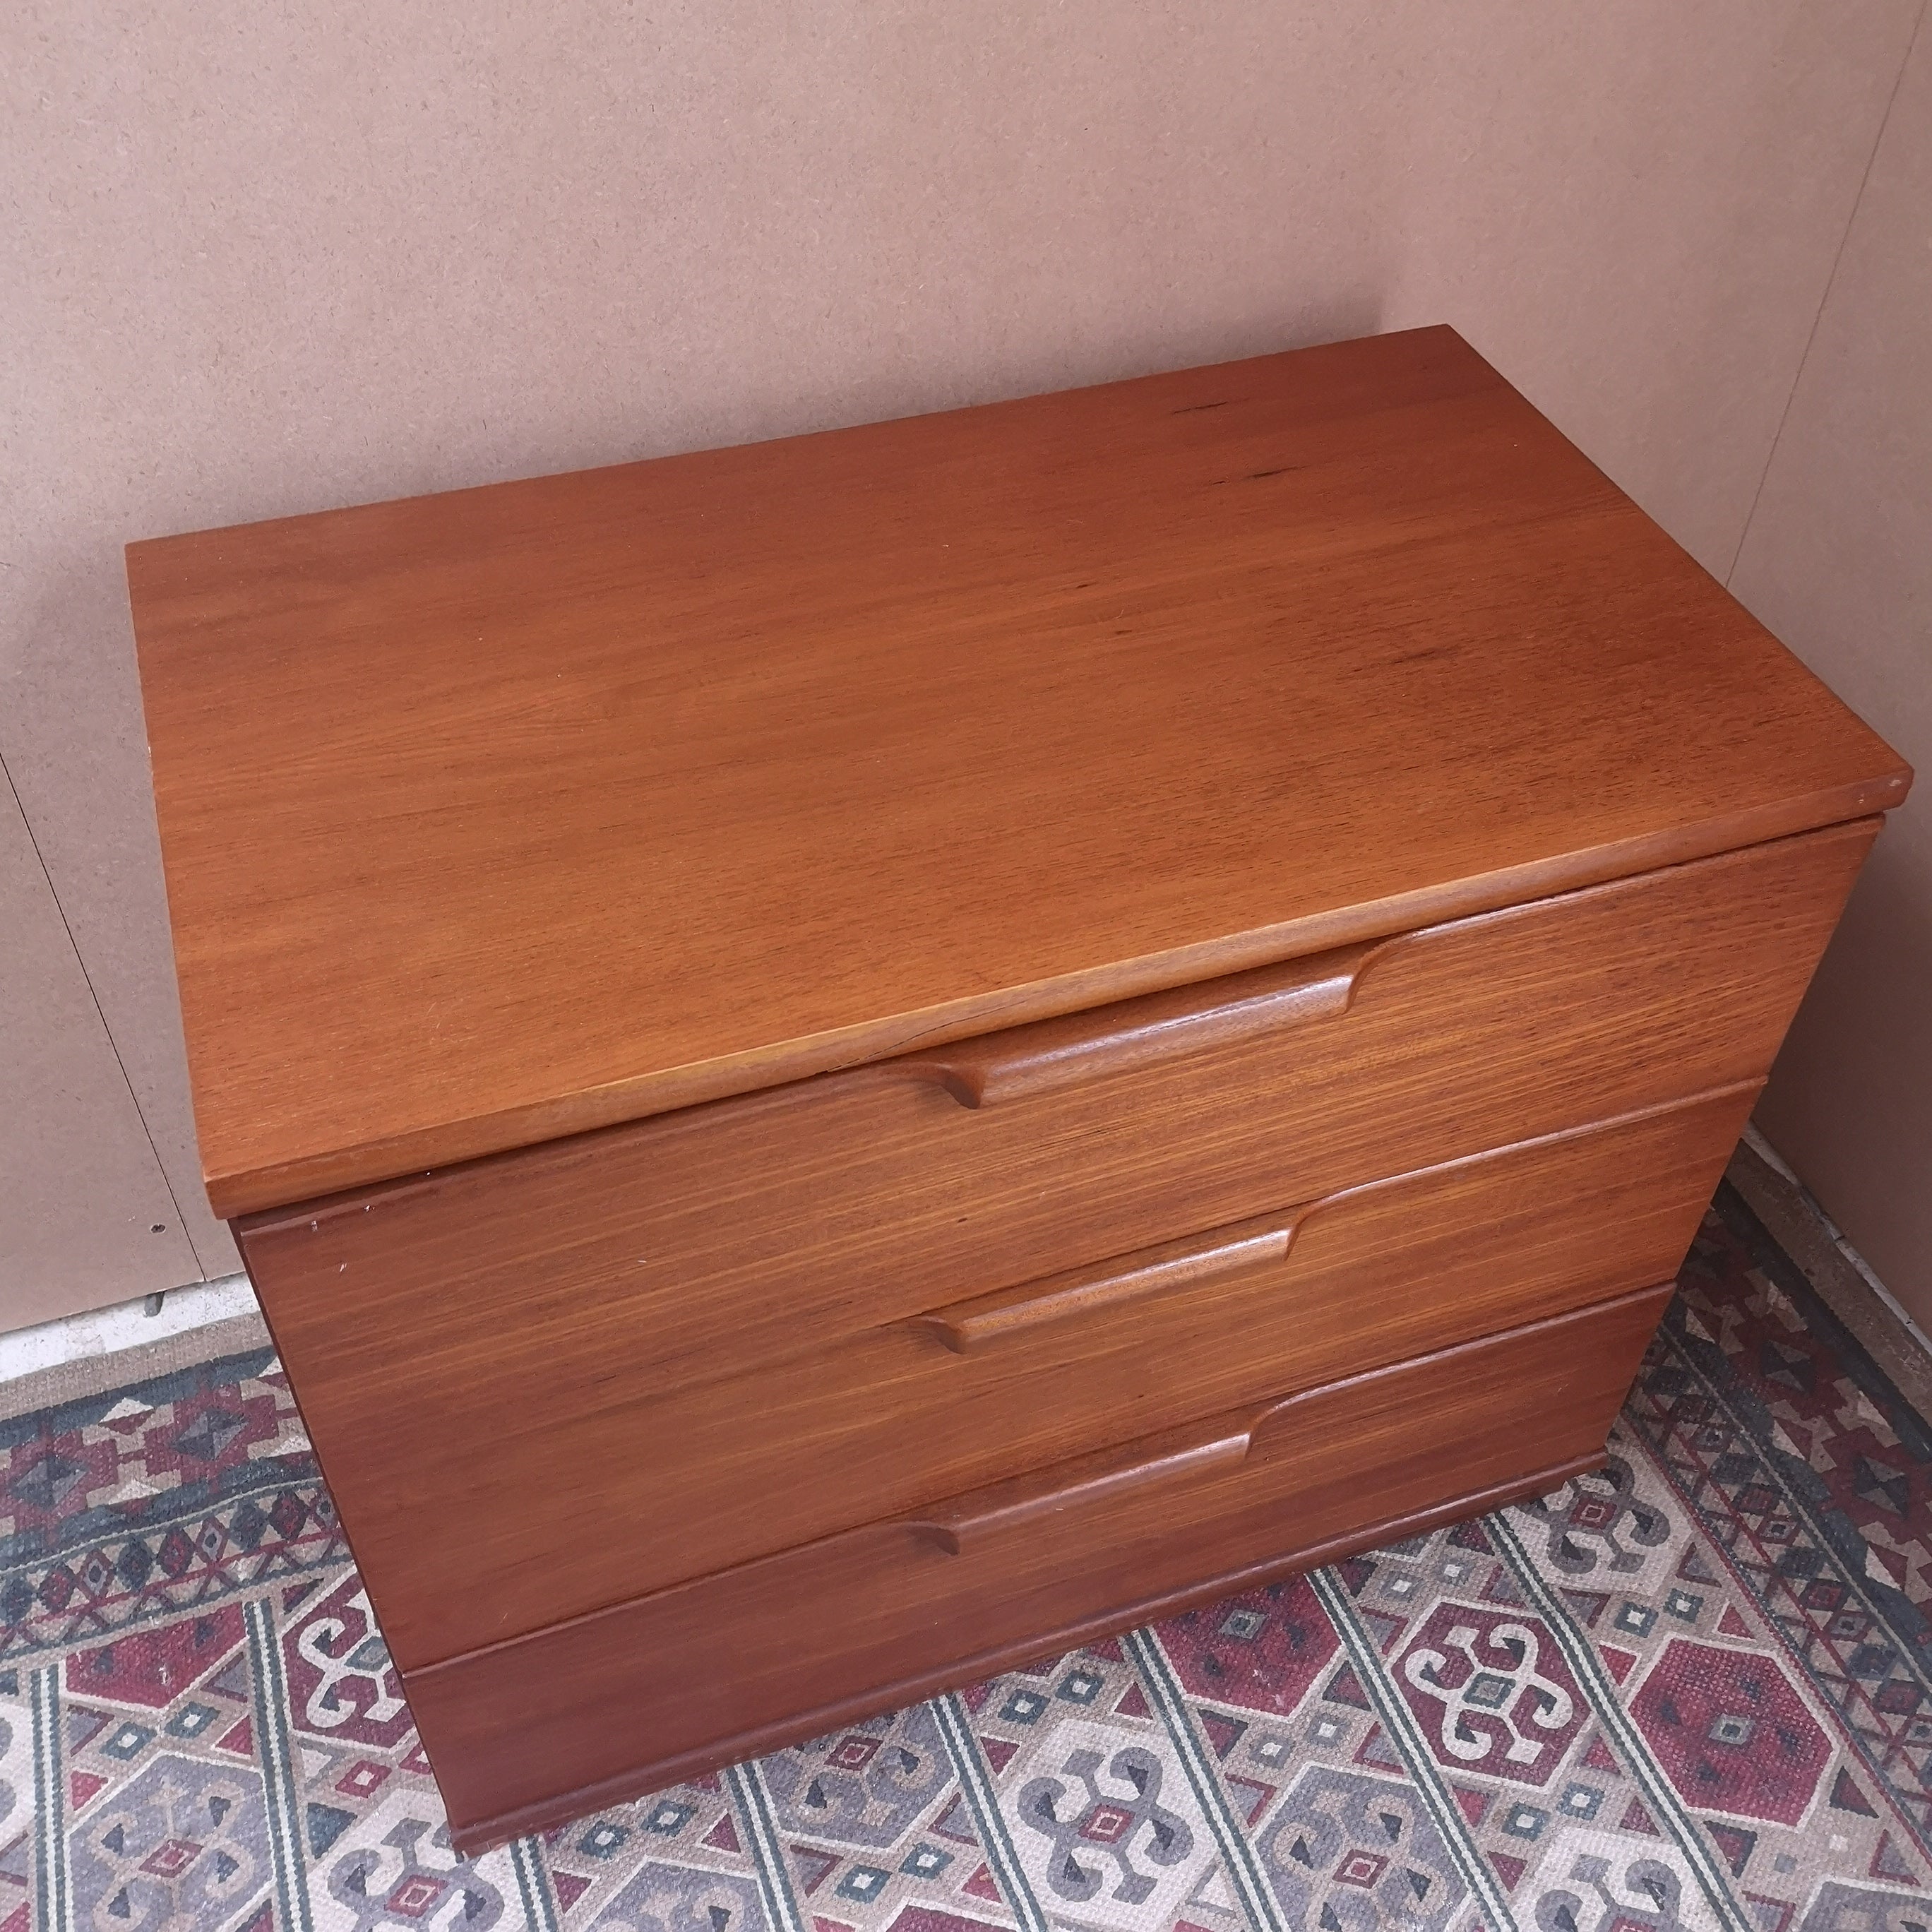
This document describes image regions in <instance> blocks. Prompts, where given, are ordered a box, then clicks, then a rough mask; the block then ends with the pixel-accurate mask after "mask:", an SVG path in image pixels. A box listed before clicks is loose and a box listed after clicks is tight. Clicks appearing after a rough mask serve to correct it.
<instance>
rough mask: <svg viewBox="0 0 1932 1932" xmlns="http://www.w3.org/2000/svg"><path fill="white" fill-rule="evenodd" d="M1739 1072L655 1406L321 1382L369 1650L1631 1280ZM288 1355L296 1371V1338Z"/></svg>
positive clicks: (733, 1548) (753, 1544)
mask: <svg viewBox="0 0 1932 1932" xmlns="http://www.w3.org/2000/svg"><path fill="white" fill-rule="evenodd" d="M1760 1085H1761V1083H1760V1082H1757V1081H1751V1082H1745V1083H1744V1084H1743V1085H1740V1086H1737V1087H1733V1088H1726V1089H1724V1091H1721V1092H1720V1093H1718V1094H1711V1095H1707V1096H1702V1097H1699V1098H1697V1100H1691V1101H1688V1102H1680V1103H1677V1104H1676V1105H1674V1106H1669V1107H1665V1108H1661V1109H1656V1110H1655V1111H1653V1112H1649V1113H1646V1114H1642V1115H1637V1116H1636V1117H1634V1118H1630V1119H1627V1120H1625V1121H1617V1122H1613V1123H1606V1124H1603V1125H1601V1126H1599V1127H1592V1128H1583V1129H1573V1130H1570V1131H1569V1132H1567V1133H1561V1134H1556V1135H1553V1136H1549V1137H1547V1138H1546V1139H1542V1140H1540V1141H1533V1142H1529V1143H1528V1144H1526V1145H1520V1146H1517V1147H1511V1148H1499V1149H1496V1150H1495V1151H1491V1152H1488V1153H1486V1154H1479V1155H1476V1156H1474V1157H1468V1158H1466V1159H1463V1160H1458V1161H1453V1162H1451V1163H1448V1164H1446V1165H1445V1166H1441V1167H1437V1168H1431V1169H1426V1170H1424V1172H1421V1173H1419V1174H1411V1175H1400V1176H1397V1177H1395V1178H1391V1179H1389V1180H1386V1181H1378V1182H1376V1183H1373V1184H1370V1185H1369V1186H1367V1187H1361V1188H1358V1189H1353V1190H1348V1191H1346V1192H1344V1193H1341V1194H1340V1195H1337V1196H1334V1197H1332V1198H1330V1199H1325V1200H1322V1201H1319V1202H1307V1203H1300V1204H1289V1203H1286V1202H1285V1203H1283V1206H1282V1208H1281V1209H1280V1211H1278V1212H1277V1213H1276V1214H1273V1215H1270V1216H1264V1217H1257V1218H1256V1220H1253V1221H1251V1222H1246V1223H1240V1224H1238V1226H1236V1227H1235V1228H1232V1229H1211V1230H1208V1231H1206V1232H1205V1233H1204V1234H1203V1235H1199V1236H1197V1237H1196V1238H1193V1240H1191V1241H1188V1242H1187V1243H1184V1244H1170V1245H1171V1246H1172V1247H1174V1248H1175V1249H1177V1250H1184V1253H1175V1254H1169V1253H1168V1252H1166V1250H1164V1249H1157V1250H1154V1251H1152V1252H1151V1253H1142V1254H1140V1255H1131V1256H1120V1257H1118V1258H1116V1259H1115V1260H1114V1261H1113V1262H1111V1263H1109V1264H1107V1265H1103V1266H1102V1267H1100V1268H1096V1269H1092V1270H1087V1271H1081V1272H1080V1273H1079V1274H1076V1275H1075V1276H1073V1277H1067V1276H1056V1277H1049V1278H1048V1279H1047V1280H1045V1281H1041V1282H1035V1283H1027V1284H1025V1286H1023V1287H1022V1288H1021V1289H1017V1290H1014V1291H1010V1292H1009V1293H1008V1294H1007V1295H1004V1296H1001V1297H995V1298H988V1300H987V1301H985V1302H980V1303H974V1302H968V1303H965V1304H956V1305H955V1306H953V1307H947V1308H942V1309H938V1310H934V1311H933V1312H932V1313H931V1314H930V1315H929V1316H925V1317H914V1318H913V1319H910V1320H909V1321H906V1322H894V1323H890V1324H888V1325H884V1326H883V1327H880V1328H873V1329H869V1330H867V1331H865V1332H863V1333H862V1334H857V1335H844V1336H838V1337H832V1338H829V1339H828V1340H826V1341H825V1342H823V1343H821V1344H820V1346H818V1347H817V1348H816V1349H812V1350H811V1351H810V1352H808V1353H806V1354H804V1355H801V1356H800V1357H799V1358H796V1359H794V1360H791V1361H785V1362H781V1363H778V1364H767V1365H764V1366H763V1367H760V1368H757V1369H756V1370H752V1371H751V1372H750V1373H747V1374H745V1375H742V1376H738V1377H736V1378H733V1379H730V1380H728V1381H726V1382H711V1383H704V1384H700V1385H697V1386H695V1387H693V1388H686V1389H682V1390H679V1391H676V1392H675V1393H673V1394H670V1395H668V1396H657V1397H651V1396H649V1395H644V1396H634V1397H630V1398H628V1399H626V1397H625V1395H624V1394H623V1393H622V1389H621V1379H618V1382H619V1385H617V1386H610V1387H607V1388H605V1389H604V1391H601V1406H587V1405H589V1404H592V1403H595V1402H596V1401H597V1400H598V1398H597V1397H595V1396H592V1394H590V1392H589V1391H587V1390H586V1388H584V1386H583V1383H582V1382H580V1380H577V1379H571V1378H559V1377H557V1376H553V1374H552V1373H550V1370H549V1369H548V1367H547V1364H546V1363H545V1361H544V1357H543V1355H542V1354H541V1352H540V1351H536V1350H532V1349H527V1348H522V1349H517V1350H516V1351H515V1353H516V1355H517V1358H518V1359H519V1360H520V1361H521V1362H522V1364H523V1388H522V1391H521V1393H520V1397H519V1398H515V1399H513V1400H512V1401H511V1403H510V1404H509V1406H508V1407H506V1408H505V1409H502V1410H500V1411H499V1412H498V1413H499V1414H500V1415H502V1416H503V1417H504V1418H505V1422H504V1424H503V1426H502V1427H498V1428H495V1429H492V1428H490V1427H489V1426H488V1424H487V1419H486V1418H487V1415H488V1414H489V1410H488V1409H487V1403H486V1402H485V1401H482V1400H477V1399H476V1397H475V1394H471V1393H470V1392H468V1391H465V1392H464V1394H463V1395H461V1396H458V1395H455V1392H454V1391H452V1395H451V1396H448V1397H446V1396H441V1395H440V1396H439V1397H437V1399H436V1400H434V1402H433V1403H432V1404H431V1407H430V1409H429V1411H428V1413H427V1414H424V1413H422V1412H419V1411H418V1410H417V1409H416V1406H414V1405H410V1406H408V1407H407V1409H401V1408H399V1409H392V1410H391V1412H390V1415H389V1416H387V1417H386V1416H385V1415H383V1413H382V1412H381V1410H380V1406H379V1405H377V1404H375V1403H368V1402H363V1403H359V1404H356V1405H354V1409H355V1410H356V1412H357V1413H356V1415H355V1416H352V1414H351V1405H350V1403H346V1402H345V1401H344V1398H343V1394H342V1391H341V1388H340V1387H339V1385H333V1384H330V1383H328V1382H326V1381H325V1379H324V1377H323V1376H322V1375H321V1374H320V1373H311V1375H310V1376H309V1377H308V1379H306V1380H305V1381H304V1382H303V1384H302V1389H303V1395H302V1403H303V1414H304V1415H305V1416H306V1417H308V1418H309V1421H310V1424H311V1428H312V1429H314V1431H315V1433H316V1435H317V1439H319V1440H321V1441H323V1442H326V1443H327V1444H328V1445H329V1447H328V1450H327V1451H326V1458H325V1462H326V1469H327V1472H328V1474H329V1480H330V1481H331V1483H332V1484H334V1485H335V1493H336V1494H337V1496H338V1497H339V1498H340V1499H341V1500H340V1507H341V1510H342V1512H343V1520H344V1524H345V1526H347V1529H348V1531H349V1533H350V1535H351V1536H352V1537H353V1538H354V1540H355V1547H356V1553H357V1556H358V1557H359V1560H360V1561H361V1562H362V1565H364V1568H365V1573H366V1574H367V1576H368V1578H369V1580H370V1581H371V1587H372V1589H374V1592H375V1594H376V1601H377V1604H378V1605H379V1607H380V1613H381V1616H382V1619H383V1634H384V1636H385V1637H386V1640H387V1641H388V1643H389V1649H390V1650H391V1652H392V1655H394V1656H395V1658H396V1659H397V1661H398V1663H399V1664H401V1666H402V1667H404V1669H406V1670H408V1669H414V1668H416V1667H419V1666H422V1665H424V1664H431V1663H434V1662H437V1661H439V1660H441V1659H444V1658H449V1657H452V1656H454V1655H458V1654H459V1653H460V1652H465V1651H469V1650H473V1649H480V1648H481V1647H482V1646H486V1645H488V1644H490V1643H496V1642H499V1641H501V1640H503V1639H505V1638H506V1637H514V1636H519V1635H521V1634H525V1633H526V1632H529V1631H533V1630H536V1629H538V1628H541V1627H542V1626H544V1625H547V1624H554V1623H557V1622H562V1621H563V1620H565V1619H568V1618H569V1617H571V1616H578V1615H581V1614H582V1613H584V1612H586V1611H588V1610H597V1609H599V1608H601V1607H603V1606H604V1605H606V1604H610V1603H613V1602H616V1601H621V1600H622V1599H623V1598H629V1597H635V1596H640V1595H643V1594H644V1593H645V1592H648V1591H652V1590H656V1589H662V1588H664V1587H665V1586H668V1585H670V1584H673V1583H680V1582H682V1581H685V1580H687V1579H688V1578H691V1577H695V1576H699V1575H702V1574H705V1573H706V1572H709V1571H718V1570H724V1569H726V1568H730V1567H732V1566H733V1565H737V1564H739V1563H742V1562H747V1561H748V1560H749V1559H752V1558H754V1557H759V1556H766V1555H768V1554H769V1553H772V1551H775V1550H782V1549H784V1548H786V1547H788V1546H790V1545H792V1544H801V1543H805V1542H808V1541H812V1540H814V1539H816V1538H821V1537H824V1536H827V1535H832V1534H833V1533H834V1532H837V1531H840V1530H843V1529H852V1528H855V1527H856V1526H859V1525H861V1524H862V1523H868V1522H870V1521H871V1520H874V1519H875V1518H877V1517H886V1516H892V1517H896V1516H901V1515H903V1514H904V1513H905V1512H907V1511H909V1510H912V1509H913V1508H916V1507H917V1506H919V1505H921V1504H924V1503H929V1502H932V1501H933V1500H934V1499H936V1498H940V1497H944V1496H950V1495H953V1494H954V1493H956V1492H959V1491H963V1490H977V1489H980V1488H982V1487H985V1486H986V1485H987V1484H992V1483H995V1482H1000V1481H1007V1480H1009V1479H1012V1478H1018V1477H1020V1476H1022V1475H1025V1474H1027V1473H1028V1472H1031V1471H1034V1470H1038V1469H1046V1468H1049V1467H1051V1466H1055V1465H1058V1464H1060V1463H1065V1462H1068V1461H1070V1460H1072V1459H1073V1458H1075V1457H1080V1456H1084V1455H1087V1454H1091V1453H1092V1452H1093V1451H1097V1450H1100V1449H1104V1448H1106V1447H1108V1446H1109V1445H1110V1444H1114V1443H1118V1442H1121V1441H1122V1440H1123V1439H1127V1438H1132V1437H1138V1436H1148V1435H1153V1434H1154V1433H1157V1432H1159V1431H1160V1430H1166V1429H1170V1428H1174V1427H1178V1426H1180V1425H1181V1424H1184V1423H1185V1422H1187V1421H1189V1420H1190V1418H1193V1417H1196V1416H1199V1415H1204V1414H1211V1413H1213V1412H1217V1411H1219V1410H1221V1409H1229V1408H1232V1406H1235V1404H1237V1403H1244V1402H1256V1401H1261V1400H1265V1399H1267V1398H1269V1397H1275V1396H1280V1395H1285V1394H1293V1393H1295V1392H1296V1391H1300V1390H1301V1389H1304V1388H1309V1387H1311V1386H1313V1385H1315V1384H1317V1383H1321V1382H1332V1381H1334V1380H1336V1379H1339V1378H1341V1377H1343V1376H1348V1375H1350V1374H1352V1373H1355V1372H1356V1371H1358V1370H1363V1369H1367V1368H1379V1367H1382V1366H1384V1365H1385V1364H1388V1363H1391V1362H1394V1361H1399V1360H1401V1359H1402V1358H1405V1357H1408V1356H1412V1355H1426V1354H1429V1353H1431V1352H1434V1351H1436V1350H1437V1349H1442V1348H1445V1347H1448V1346H1451V1345H1453V1344H1454V1343H1460V1342H1466V1341H1469V1340H1474V1339H1475V1338H1477V1337H1481V1336H1484V1335H1487V1334H1493V1333H1495V1332H1496V1331H1499V1330H1501V1329H1505V1328H1519V1327H1520V1326H1522V1325H1523V1324H1525V1323H1526V1322H1534V1321H1536V1320H1538V1319H1542V1318H1543V1317H1545V1316H1552V1315H1558V1314H1563V1313H1568V1312H1569V1311H1570V1310H1573V1309H1576V1308H1579V1307H1584V1306H1586V1305H1587V1304H1589V1303H1592V1302H1595V1301H1603V1300H1605V1299H1607V1298H1610V1297H1613V1296H1616V1295H1623V1294H1627V1293H1628V1292H1631V1290H1633V1289H1638V1288H1646V1287H1649V1286H1651V1285H1652V1284H1653V1283H1655V1282H1656V1281H1657V1280H1658V1278H1659V1277H1669V1276H1670V1274H1672V1273H1673V1271H1675V1270H1676V1267H1677V1265H1678V1264H1679V1262H1680V1261H1681V1260H1682V1259H1683V1256H1684V1252H1685V1249H1686V1248H1687V1247H1689V1245H1690V1243H1691V1236H1692V1235H1694V1233H1695V1232H1696V1231H1697V1223H1698V1221H1699V1219H1700V1217H1701V1216H1702V1215H1703V1211H1704V1209H1705V1208H1706V1205H1708V1203H1709V1200H1710V1198H1711V1190H1712V1188H1713V1187H1715V1186H1716V1185H1717V1182H1718V1177H1719V1175H1721V1174H1722V1172H1724V1163H1725V1162H1726V1161H1727V1160H1728V1159H1729V1158H1730V1154H1731V1151H1732V1150H1733V1148H1735V1147H1736V1145H1737V1140H1738V1136H1739V1133H1742V1131H1743V1128H1744V1124H1745V1118H1746V1117H1747V1115H1748V1114H1749V1112H1750V1111H1751V1103H1752V1101H1753V1100H1754V1099H1755V1098H1756V1097H1757V1094H1758V1091H1759V1090H1760ZM1163 1263H1165V1264H1166V1265H1165V1266H1163ZM1190 1264H1191V1265H1190ZM908 1272H909V1273H910V1274H911V1275H912V1276H913V1277H914V1278H915V1279H916V1277H917V1275H918V1273H919V1269H918V1267H917V1264H916V1259H914V1260H912V1261H910V1262H909V1263H908ZM1411 1284H1412V1285H1413V1286H1410V1285H1411ZM288 1327H289V1325H288V1324H287V1323H285V1322H279V1321H278V1325H277V1331H276V1332H277V1334H278V1337H281V1336H283V1335H284V1334H285V1333H286V1332H287V1329H288ZM299 1333H301V1334H302V1335H303V1336H304V1337H306V1336H307V1334H308V1325H302V1327H301V1328H300V1329H299ZM297 1359H298V1360H300V1361H302V1362H303V1363H304V1364H305V1366H307V1367H310V1368H311V1370H314V1369H315V1368H316V1367H317V1364H316V1362H315V1360H314V1358H313V1357H312V1356H311V1355H310V1354H309V1353H308V1350H307V1348H306V1347H305V1346H303V1345H302V1344H300V1343H299V1344H298V1353H297ZM452 1397H453V1399H452ZM466 1398H467V1399H466ZM403 1416H407V1420H406V1421H392V1420H391V1419H390V1418H391V1417H398V1418H400V1417H403ZM537 1417H540V1418H542V1421H541V1426H540V1427H529V1426H527V1424H523V1423H520V1421H519V1419H518V1418H537ZM439 1425H440V1426H439ZM536 1499H542V1500H541V1507H538V1506H537V1505H536ZM613 1523H637V1524H640V1525H647V1526H648V1532H647V1533H646V1534H643V1535H637V1536H634V1537H623V1536H616V1535H611V1534H610V1526H611V1525H612V1524H613Z"/></svg>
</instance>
